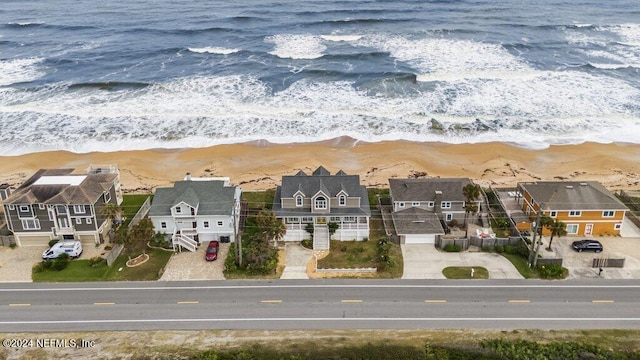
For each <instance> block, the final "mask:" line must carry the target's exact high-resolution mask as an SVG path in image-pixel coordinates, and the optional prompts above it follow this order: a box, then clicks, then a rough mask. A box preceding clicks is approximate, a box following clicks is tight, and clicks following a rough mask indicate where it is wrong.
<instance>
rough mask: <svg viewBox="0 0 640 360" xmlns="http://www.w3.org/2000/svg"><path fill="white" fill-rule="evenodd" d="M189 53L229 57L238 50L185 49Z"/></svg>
mask: <svg viewBox="0 0 640 360" xmlns="http://www.w3.org/2000/svg"><path fill="white" fill-rule="evenodd" d="M187 49H188V50H189V51H191V52H195V53H200V54H203V53H209V54H219V55H229V54H233V53H237V52H238V51H240V49H227V48H221V47H202V48H192V47H190V48H187Z"/></svg>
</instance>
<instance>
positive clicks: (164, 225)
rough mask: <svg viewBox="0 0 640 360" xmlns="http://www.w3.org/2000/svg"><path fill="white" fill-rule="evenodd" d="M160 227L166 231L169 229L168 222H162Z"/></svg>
mask: <svg viewBox="0 0 640 360" xmlns="http://www.w3.org/2000/svg"><path fill="white" fill-rule="evenodd" d="M160 227H161V228H163V229H166V228H167V223H166V222H164V221H163V222H161V223H160Z"/></svg>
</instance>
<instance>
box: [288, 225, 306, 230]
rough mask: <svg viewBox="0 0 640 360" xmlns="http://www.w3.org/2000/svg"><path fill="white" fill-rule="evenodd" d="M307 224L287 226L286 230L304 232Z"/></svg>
mask: <svg viewBox="0 0 640 360" xmlns="http://www.w3.org/2000/svg"><path fill="white" fill-rule="evenodd" d="M306 226H307V224H287V230H304V228H305V227H306Z"/></svg>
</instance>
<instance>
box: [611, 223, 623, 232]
mask: <svg viewBox="0 0 640 360" xmlns="http://www.w3.org/2000/svg"><path fill="white" fill-rule="evenodd" d="M613 229H614V230H620V229H622V224H620V223H618V224H615V225H614V226H613Z"/></svg>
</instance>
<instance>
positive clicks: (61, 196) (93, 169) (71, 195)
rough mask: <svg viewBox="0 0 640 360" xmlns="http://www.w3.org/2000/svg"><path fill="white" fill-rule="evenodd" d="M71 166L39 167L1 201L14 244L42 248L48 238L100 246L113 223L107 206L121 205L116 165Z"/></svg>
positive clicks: (120, 191)
mask: <svg viewBox="0 0 640 360" xmlns="http://www.w3.org/2000/svg"><path fill="white" fill-rule="evenodd" d="M73 171H74V169H40V170H38V171H37V172H36V173H35V174H34V175H32V176H31V177H30V178H29V179H27V180H26V181H25V182H24V183H22V184H21V185H20V186H19V187H18V188H17V189H15V191H13V192H12V193H11V194H9V195H8V197H7V198H6V199H4V200H3V208H4V216H5V221H6V223H7V227H8V228H9V230H11V231H12V232H13V234H14V236H15V241H16V245H18V246H46V245H47V244H48V243H49V241H50V240H53V239H60V240H79V241H81V242H82V243H83V245H93V244H99V243H101V242H103V241H104V240H105V237H106V236H108V232H109V230H110V229H111V225H112V224H111V221H108V220H109V219H108V218H106V217H105V216H103V215H102V214H101V209H102V208H103V207H104V206H105V204H108V203H113V204H116V205H120V204H121V203H122V190H121V188H120V172H119V171H118V167H117V166H115V165H109V166H90V167H89V168H88V169H87V171H86V173H84V174H74V173H73Z"/></svg>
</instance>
